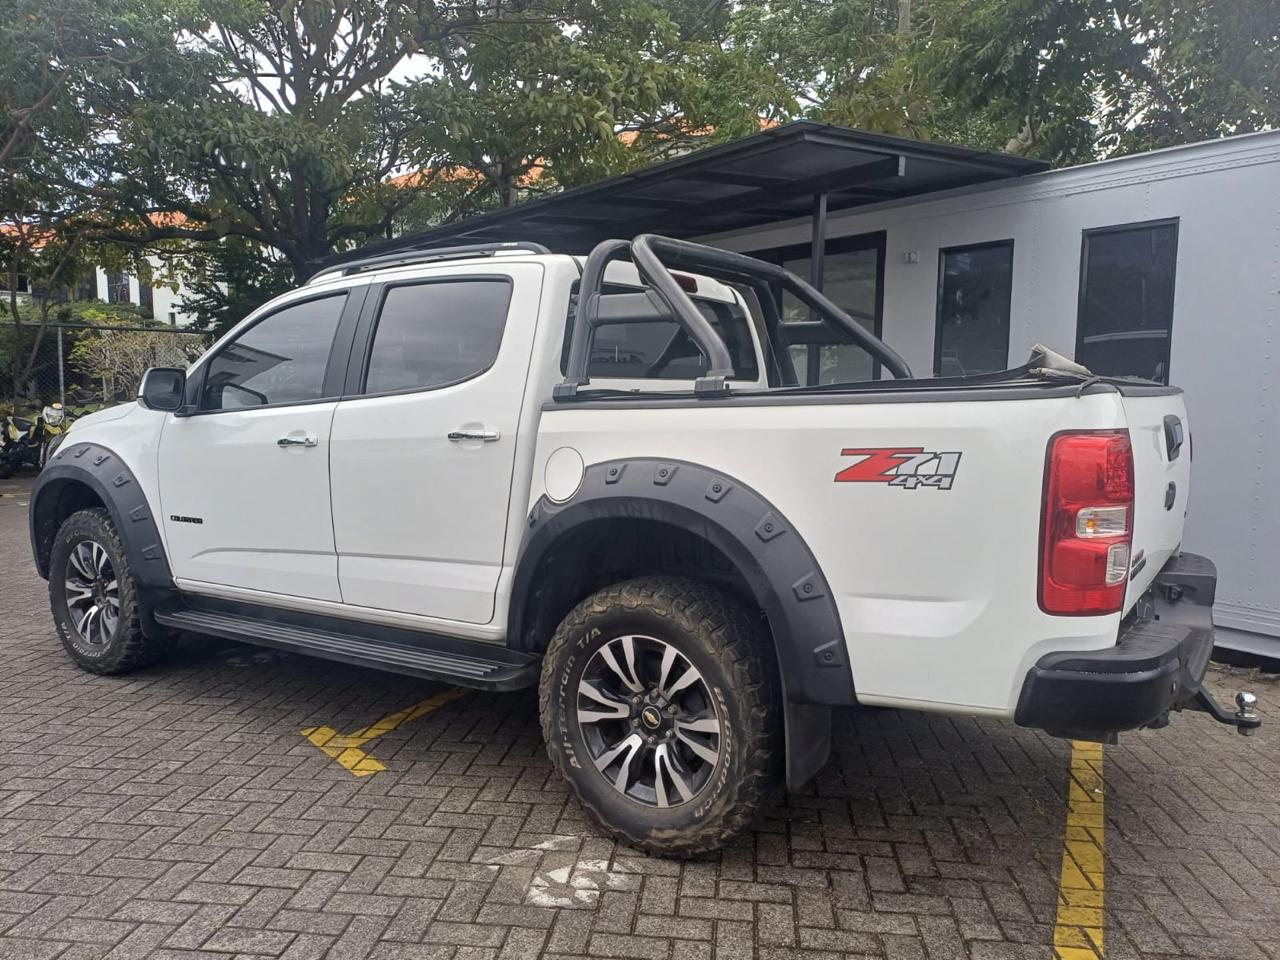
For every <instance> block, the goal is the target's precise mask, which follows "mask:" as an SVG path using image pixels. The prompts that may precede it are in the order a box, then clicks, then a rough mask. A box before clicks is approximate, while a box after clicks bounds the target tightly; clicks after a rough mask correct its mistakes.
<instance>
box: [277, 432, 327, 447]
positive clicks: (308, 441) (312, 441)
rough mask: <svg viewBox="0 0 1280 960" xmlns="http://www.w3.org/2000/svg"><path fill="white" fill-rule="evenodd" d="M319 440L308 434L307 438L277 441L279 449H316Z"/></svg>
mask: <svg viewBox="0 0 1280 960" xmlns="http://www.w3.org/2000/svg"><path fill="white" fill-rule="evenodd" d="M317 443H319V441H318V440H316V438H315V437H313V436H311V435H310V434H308V435H307V436H305V437H281V438H280V439H279V440H277V441H276V446H277V447H314V446H315V445H316V444H317Z"/></svg>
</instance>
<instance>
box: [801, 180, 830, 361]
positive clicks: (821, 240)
mask: <svg viewBox="0 0 1280 960" xmlns="http://www.w3.org/2000/svg"><path fill="white" fill-rule="evenodd" d="M826 251H827V195H826V194H825V193H815V194H814V195H813V224H812V228H811V232H810V234H809V285H810V286H811V287H813V289H815V290H817V291H818V292H819V293H821V292H822V274H823V272H824V264H823V260H822V258H823V256H824V255H825V254H826ZM809 320H810V321H811V322H817V321H818V320H819V317H818V315H817V313H815V312H814V311H813V310H810V311H809ZM821 371H822V345H821V344H817V343H811V344H809V348H808V354H807V360H806V370H805V379H806V381H807V382H808V384H809V385H810V386H813V385H815V384H816V383H817V382H818V377H819V375H820V374H821Z"/></svg>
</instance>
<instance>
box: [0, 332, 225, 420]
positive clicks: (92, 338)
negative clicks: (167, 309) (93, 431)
mask: <svg viewBox="0 0 1280 960" xmlns="http://www.w3.org/2000/svg"><path fill="white" fill-rule="evenodd" d="M36 333H37V328H35V327H34V326H25V327H24V329H23V339H24V350H23V353H22V355H21V356H20V358H19V365H20V367H22V368H23V369H20V370H19V371H18V374H17V378H16V379H17V382H16V383H15V374H14V370H13V357H12V352H9V353H8V355H5V356H0V364H2V368H0V413H4V412H9V411H12V412H16V413H17V414H19V415H29V414H32V413H35V412H38V411H39V410H40V409H41V408H42V407H44V406H46V405H48V404H52V403H54V402H58V403H61V404H62V405H63V406H64V407H66V408H67V409H68V410H70V411H72V412H88V411H91V410H96V409H99V408H101V407H107V406H112V405H113V404H117V403H122V402H124V401H127V400H132V399H133V398H134V397H135V396H137V392H138V384H139V382H141V380H142V375H143V373H145V372H146V370H147V368H149V367H186V366H187V365H188V364H190V363H191V361H193V360H194V359H195V358H196V357H198V356H199V355H200V354H201V353H202V352H203V351H204V349H205V348H206V347H207V346H208V345H209V343H210V337H209V336H208V335H207V334H204V333H200V332H198V331H191V330H183V329H181V328H171V327H161V326H124V325H111V326H96V325H92V324H81V323H50V324H47V325H46V326H45V328H44V332H43V334H42V335H40V337H39V343H38V345H37V346H36V348H35V357H34V359H32V358H31V348H32V346H33V345H35V344H36V339H37V338H36ZM8 339H9V340H10V341H12V332H11V331H10V336H9V338H8ZM11 350H12V348H11V347H10V351H11ZM4 353H5V351H4V350H3V349H0V354H4Z"/></svg>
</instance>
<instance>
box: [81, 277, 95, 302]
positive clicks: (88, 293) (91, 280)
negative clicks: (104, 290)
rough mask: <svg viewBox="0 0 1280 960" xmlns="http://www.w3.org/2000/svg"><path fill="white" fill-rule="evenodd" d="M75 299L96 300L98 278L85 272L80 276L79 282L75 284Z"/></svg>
mask: <svg viewBox="0 0 1280 960" xmlns="http://www.w3.org/2000/svg"><path fill="white" fill-rule="evenodd" d="M76 299H77V300H97V299H98V278H97V277H96V276H94V275H93V274H92V273H87V274H85V275H84V276H83V277H81V278H80V283H79V284H78V285H77V286H76Z"/></svg>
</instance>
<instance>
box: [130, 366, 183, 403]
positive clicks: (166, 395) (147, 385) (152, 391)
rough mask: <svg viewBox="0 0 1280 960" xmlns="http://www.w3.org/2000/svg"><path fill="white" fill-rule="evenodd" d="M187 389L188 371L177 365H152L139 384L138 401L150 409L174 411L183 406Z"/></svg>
mask: <svg viewBox="0 0 1280 960" xmlns="http://www.w3.org/2000/svg"><path fill="white" fill-rule="evenodd" d="M186 389H187V373H186V371H185V370H179V369H177V368H176V367H152V368H151V369H150V370H148V371H147V372H146V373H144V374H143V375H142V383H140V384H138V403H140V404H142V406H144V407H146V408H147V409H148V410H164V411H166V412H168V413H172V412H174V411H175V410H178V409H179V408H180V407H181V406H182V400H183V396H184V394H185V393H186Z"/></svg>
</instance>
